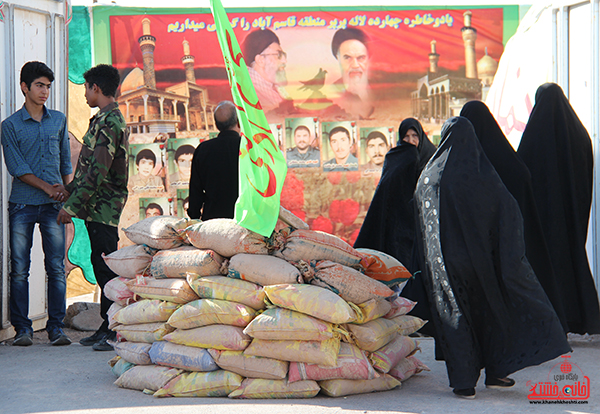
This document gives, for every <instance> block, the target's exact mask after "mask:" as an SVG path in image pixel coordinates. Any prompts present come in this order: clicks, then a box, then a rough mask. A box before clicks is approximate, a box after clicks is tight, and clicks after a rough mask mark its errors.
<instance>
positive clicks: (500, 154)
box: [460, 101, 567, 332]
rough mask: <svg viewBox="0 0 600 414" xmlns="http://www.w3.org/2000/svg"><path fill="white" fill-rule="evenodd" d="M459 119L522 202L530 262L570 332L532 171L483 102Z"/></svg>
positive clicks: (470, 105) (473, 103) (465, 109)
mask: <svg viewBox="0 0 600 414" xmlns="http://www.w3.org/2000/svg"><path fill="white" fill-rule="evenodd" d="M460 116H464V117H465V118H467V119H468V120H469V121H471V124H472V125H473V128H474V129H475V133H476V134H477V138H478V139H479V143H480V144H481V148H482V149H483V151H484V152H485V155H486V156H487V157H488V159H489V160H490V162H491V163H492V165H493V166H494V168H495V170H496V172H497V173H498V175H499V176H500V179H502V182H503V183H504V185H505V186H506V189H507V190H508V191H509V192H510V193H511V194H512V196H513V197H514V198H515V200H517V203H519V208H520V209H521V215H522V216H523V230H524V233H523V235H524V238H525V254H526V256H527V260H528V261H529V264H530V265H531V267H532V268H533V271H534V273H535V275H536V276H537V278H538V280H539V281H540V284H541V285H542V287H543V288H544V292H546V295H547V296H548V299H550V302H551V303H552V306H554V310H555V311H556V314H557V315H558V318H559V319H560V322H561V324H562V326H563V329H564V330H565V332H567V320H566V317H565V312H564V310H563V308H564V304H563V302H562V299H561V295H560V294H559V291H558V287H557V286H558V284H557V283H558V282H557V281H556V275H555V273H554V268H553V267H552V262H551V261H550V254H549V253H548V246H547V245H546V239H545V237H544V232H543V230H542V225H541V223H540V218H539V216H538V212H537V207H536V204H535V199H534V197H533V189H532V187H531V176H530V174H529V170H528V169H527V166H526V165H525V164H524V163H523V161H521V159H520V158H519V156H518V155H517V153H516V152H515V150H514V149H513V147H512V146H511V145H510V143H509V142H508V141H507V139H506V137H505V136H504V133H503V132H502V130H501V129H500V127H499V126H498V123H497V122H496V120H495V119H494V116H493V115H492V114H491V113H490V110H489V109H488V107H487V106H486V105H485V104H484V103H483V102H481V101H471V102H468V103H467V104H466V105H465V106H463V109H462V111H461V112H460Z"/></svg>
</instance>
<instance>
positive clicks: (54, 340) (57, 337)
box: [46, 326, 71, 346]
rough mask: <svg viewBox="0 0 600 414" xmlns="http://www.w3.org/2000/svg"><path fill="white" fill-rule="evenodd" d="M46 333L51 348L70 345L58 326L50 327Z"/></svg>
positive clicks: (69, 341)
mask: <svg viewBox="0 0 600 414" xmlns="http://www.w3.org/2000/svg"><path fill="white" fill-rule="evenodd" d="M46 330H47V331H48V339H49V340H50V343H51V344H52V345H53V346H60V345H71V340H70V339H69V337H68V336H67V335H66V334H65V333H64V332H63V330H62V329H61V328H59V327H58V326H50V327H48V328H46Z"/></svg>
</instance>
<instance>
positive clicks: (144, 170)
mask: <svg viewBox="0 0 600 414" xmlns="http://www.w3.org/2000/svg"><path fill="white" fill-rule="evenodd" d="M137 168H138V172H139V174H140V175H141V176H142V177H149V176H150V174H152V170H153V169H154V161H152V160H149V159H147V158H142V159H141V160H140V162H139V163H138V164H137Z"/></svg>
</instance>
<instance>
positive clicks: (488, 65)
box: [477, 50, 498, 78]
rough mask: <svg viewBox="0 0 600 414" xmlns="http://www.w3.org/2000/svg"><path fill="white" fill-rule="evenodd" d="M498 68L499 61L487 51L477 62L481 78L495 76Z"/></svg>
mask: <svg viewBox="0 0 600 414" xmlns="http://www.w3.org/2000/svg"><path fill="white" fill-rule="evenodd" d="M497 70H498V62H496V61H495V60H494V59H493V58H492V57H491V56H489V55H488V54H487V50H486V51H485V56H484V57H482V58H481V59H479V62H477V74H478V75H479V78H482V77H484V76H494V75H495V74H496V71H497Z"/></svg>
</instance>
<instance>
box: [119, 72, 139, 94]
mask: <svg viewBox="0 0 600 414" xmlns="http://www.w3.org/2000/svg"><path fill="white" fill-rule="evenodd" d="M143 86H144V71H143V70H141V69H140V68H138V67H137V66H136V67H135V68H133V70H132V71H131V72H129V73H128V74H127V76H125V79H123V83H121V95H123V94H124V93H126V92H130V91H135V90H136V89H139V88H142V87H143Z"/></svg>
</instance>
